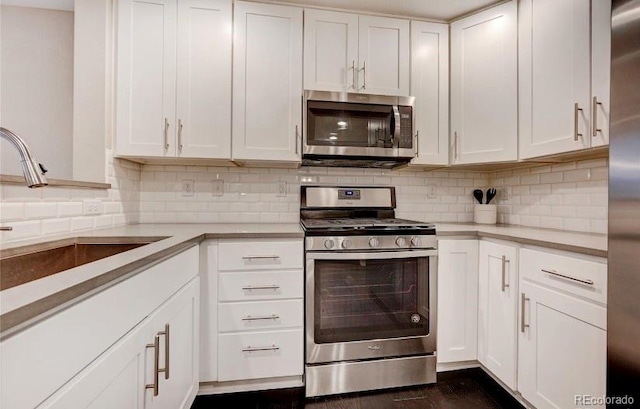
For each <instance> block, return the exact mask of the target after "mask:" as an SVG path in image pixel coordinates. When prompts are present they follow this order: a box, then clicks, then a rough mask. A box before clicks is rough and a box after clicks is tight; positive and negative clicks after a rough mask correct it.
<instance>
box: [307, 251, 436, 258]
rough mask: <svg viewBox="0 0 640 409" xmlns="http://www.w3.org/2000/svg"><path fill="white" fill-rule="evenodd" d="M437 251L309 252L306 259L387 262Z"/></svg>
mask: <svg viewBox="0 0 640 409" xmlns="http://www.w3.org/2000/svg"><path fill="white" fill-rule="evenodd" d="M437 255H438V250H435V249H433V250H410V251H376V252H366V253H363V252H337V251H327V252H320V251H309V252H307V258H308V259H312V260H376V259H378V260H387V259H397V258H415V257H431V256H437Z"/></svg>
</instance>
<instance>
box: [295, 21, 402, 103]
mask: <svg viewBox="0 0 640 409" xmlns="http://www.w3.org/2000/svg"><path fill="white" fill-rule="evenodd" d="M304 42H305V59H304V64H305V69H304V73H305V78H304V87H305V89H311V90H322V91H339V92H362V93H367V94H379V95H405V96H406V95H409V21H408V20H402V19H395V18H386V17H373V16H358V15H356V14H350V13H341V12H333V11H324V10H312V9H309V10H305V39H304Z"/></svg>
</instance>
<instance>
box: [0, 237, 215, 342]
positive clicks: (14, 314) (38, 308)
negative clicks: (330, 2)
mask: <svg viewBox="0 0 640 409" xmlns="http://www.w3.org/2000/svg"><path fill="white" fill-rule="evenodd" d="M203 239H204V235H203V234H202V235H198V236H196V237H192V238H190V239H187V240H184V241H181V242H179V243H176V244H173V245H171V246H169V247H166V248H164V249H162V250H158V251H157V252H155V253H152V254H149V255H147V256H145V257H142V258H139V259H137V260H135V261H133V262H131V263H127V264H125V265H123V266H121V267H118V268H115V269H113V270H109V271H107V272H105V273H104V274H100V275H98V276H96V277H92V278H90V279H88V280H86V281H83V282H80V283H78V284H76V285H73V286H71V287H68V288H65V289H64V290H61V291H58V292H56V293H53V294H50V295H48V296H47V297H44V298H41V299H39V300H37V301H34V302H31V303H29V304H26V305H23V306H22V307H19V308H16V309H15V310H12V311H9V312H7V313H5V314H2V315H1V316H0V328H1V329H2V330H1V332H0V340H2V339H5V338H6V337H9V336H11V335H13V334H15V333H17V332H20V331H22V330H24V329H26V328H27V327H29V326H31V325H34V324H36V323H38V322H40V321H41V320H43V319H46V318H47V317H49V316H51V315H53V314H56V313H58V312H59V311H61V310H63V309H65V308H68V307H70V306H71V305H74V304H76V303H78V302H81V301H82V300H85V299H87V298H89V297H91V296H93V295H94V294H96V293H98V292H101V291H104V290H107V289H109V288H111V287H113V286H114V285H117V284H118V283H121V282H122V281H125V280H126V279H129V278H131V277H133V276H134V275H136V274H138V273H141V272H142V271H145V270H147V269H148V268H150V267H152V266H154V265H155V264H158V263H160V262H162V261H164V260H166V259H168V258H170V257H173V256H174V255H176V254H178V253H181V252H182V251H184V250H186V249H188V248H190V247H192V246H194V245H197V244H199V243H200V242H201V241H202V240H203Z"/></svg>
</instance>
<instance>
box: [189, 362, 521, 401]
mask: <svg viewBox="0 0 640 409" xmlns="http://www.w3.org/2000/svg"><path fill="white" fill-rule="evenodd" d="M221 408H224V409H226V408H234V409H235V408H238V409H245V408H246V409H299V408H306V409H424V408H438V409H440V408H443V409H476V408H477V409H481V408H482V409H484V408H496V409H499V408H507V409H511V408H514V409H515V408H522V406H521V405H520V404H519V403H518V402H517V401H516V400H515V399H513V397H512V396H511V395H509V394H508V393H507V392H506V391H505V390H504V389H502V387H501V386H500V385H498V384H497V383H496V382H495V381H494V380H493V379H491V377H489V375H487V374H486V373H484V372H483V371H482V370H481V369H478V368H475V369H465V370H461V371H453V372H444V373H441V374H438V382H437V383H436V384H432V385H423V386H416V387H407V388H398V389H389V390H383V391H375V392H366V393H364V392H363V393H352V394H348V395H334V396H327V397H320V398H311V399H305V398H304V389H302V388H294V389H283V390H271V391H260V392H246V393H234V394H224V395H211V396H198V397H197V398H196V400H195V402H194V404H193V406H191V409H221Z"/></svg>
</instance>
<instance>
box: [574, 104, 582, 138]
mask: <svg viewBox="0 0 640 409" xmlns="http://www.w3.org/2000/svg"><path fill="white" fill-rule="evenodd" d="M580 112H582V108H580V107H579V106H578V103H577V102H576V103H575V104H574V105H573V140H574V141H577V140H578V137H581V138H582V134H581V133H579V132H578V114H579V113H580Z"/></svg>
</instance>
